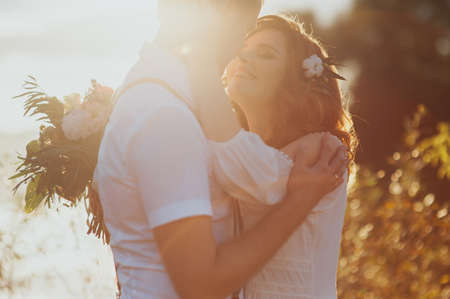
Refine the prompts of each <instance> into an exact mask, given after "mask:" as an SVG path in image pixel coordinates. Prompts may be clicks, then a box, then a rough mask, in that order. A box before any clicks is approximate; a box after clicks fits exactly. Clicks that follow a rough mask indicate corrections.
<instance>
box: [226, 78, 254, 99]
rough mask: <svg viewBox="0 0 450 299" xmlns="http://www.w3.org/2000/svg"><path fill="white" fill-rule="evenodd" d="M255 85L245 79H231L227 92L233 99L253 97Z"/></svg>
mask: <svg viewBox="0 0 450 299" xmlns="http://www.w3.org/2000/svg"><path fill="white" fill-rule="evenodd" d="M254 93H255V87H252V86H250V84H246V83H245V82H243V80H231V82H230V83H229V85H228V87H227V94H228V96H229V97H230V98H231V99H245V98H253V97H254V96H255V94H254Z"/></svg>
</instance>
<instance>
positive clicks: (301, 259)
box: [210, 130, 347, 299]
mask: <svg viewBox="0 0 450 299" xmlns="http://www.w3.org/2000/svg"><path fill="white" fill-rule="evenodd" d="M315 134H317V133H315ZM303 139H305V140H304V141H305V142H310V141H311V140H313V139H312V138H311V136H305V137H303ZM315 140H317V138H316V139H315ZM210 146H211V148H212V150H211V152H212V153H213V156H214V157H213V170H214V174H215V179H216V180H217V182H218V183H219V184H220V185H221V187H222V188H223V189H224V191H225V192H226V193H228V194H229V195H230V196H231V197H233V198H236V199H238V200H239V201H240V206H241V212H242V217H243V224H244V229H249V228H251V227H252V226H254V225H255V224H256V223H257V222H258V221H259V220H260V219H261V218H262V217H263V216H264V215H265V214H266V213H267V212H268V211H269V209H270V205H272V204H275V203H277V202H279V201H280V200H282V199H283V197H284V195H285V193H286V185H287V181H288V177H289V173H290V171H291V168H292V166H293V162H292V161H291V159H290V158H289V157H287V156H286V155H285V154H284V153H282V152H281V151H278V150H276V149H274V148H272V147H269V146H267V145H266V144H264V142H263V141H262V139H261V138H260V137H259V136H258V135H256V134H254V133H251V132H246V131H244V130H242V131H241V132H240V133H239V134H237V135H236V136H235V137H234V138H233V139H231V140H229V141H228V142H226V143H216V142H211V141H210ZM311 148H313V147H311ZM312 154H313V153H311V155H312ZM346 185H347V184H346V182H344V183H343V184H342V185H341V186H339V187H338V188H337V189H335V190H334V191H333V192H331V193H329V194H327V195H326V196H325V197H324V198H322V199H321V201H320V203H319V204H318V205H317V206H316V207H315V208H314V209H313V211H312V212H311V213H310V214H309V215H308V217H307V218H306V220H305V222H304V223H303V224H302V225H301V226H300V227H299V228H298V229H297V230H296V231H295V232H294V233H293V234H292V235H291V237H290V238H289V240H288V241H287V242H286V243H285V244H284V245H283V247H282V248H281V249H280V250H279V251H278V252H277V253H276V255H275V256H274V257H273V258H272V259H271V260H270V261H269V262H268V263H267V264H266V265H265V266H264V267H263V268H262V270H261V271H259V272H258V273H257V274H256V275H255V276H254V277H253V278H251V279H250V281H249V282H248V283H247V285H246V287H245V288H244V296H245V298H248V299H265V298H270V299H278V298H279V299H294V298H296V299H306V298H321V299H322V298H323V299H325V298H326V299H328V298H330V299H331V298H336V271H337V264H338V257H339V248H340V240H341V232H342V226H343V221H344V214H345V207H346V198H347V193H346Z"/></svg>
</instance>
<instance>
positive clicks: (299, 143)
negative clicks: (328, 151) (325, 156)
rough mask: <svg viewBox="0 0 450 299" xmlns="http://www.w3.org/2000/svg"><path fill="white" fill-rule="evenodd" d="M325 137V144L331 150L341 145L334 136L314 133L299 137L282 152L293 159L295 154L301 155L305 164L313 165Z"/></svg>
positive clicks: (325, 133)
mask: <svg viewBox="0 0 450 299" xmlns="http://www.w3.org/2000/svg"><path fill="white" fill-rule="evenodd" d="M324 136H326V138H327V142H329V144H330V145H331V146H332V148H335V149H337V148H338V147H339V146H341V145H342V142H341V141H340V140H339V138H337V137H336V136H334V135H332V134H331V133H329V132H314V133H310V134H307V135H304V136H302V137H300V138H299V139H297V140H295V141H293V142H291V143H290V144H288V145H287V146H285V147H284V148H283V149H282V151H283V152H284V153H286V154H287V155H289V156H290V157H294V156H295V155H296V154H297V153H301V154H302V155H303V158H304V159H306V161H307V163H311V164H312V163H314V161H316V160H317V159H318V157H319V154H320V147H321V142H322V138H323V137H324Z"/></svg>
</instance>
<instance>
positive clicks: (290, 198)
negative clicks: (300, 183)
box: [283, 190, 320, 210]
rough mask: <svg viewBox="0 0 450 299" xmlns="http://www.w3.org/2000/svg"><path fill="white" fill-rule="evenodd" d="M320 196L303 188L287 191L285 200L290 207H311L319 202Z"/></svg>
mask: <svg viewBox="0 0 450 299" xmlns="http://www.w3.org/2000/svg"><path fill="white" fill-rule="evenodd" d="M319 200H320V197H319V196H317V195H316V194H315V193H314V192H308V191H305V190H297V191H291V192H288V193H287V195H286V197H285V200H284V201H283V202H285V203H286V204H287V205H289V207H290V208H292V209H297V210H298V209H312V208H313V207H315V206H316V204H317V203H318V202H319Z"/></svg>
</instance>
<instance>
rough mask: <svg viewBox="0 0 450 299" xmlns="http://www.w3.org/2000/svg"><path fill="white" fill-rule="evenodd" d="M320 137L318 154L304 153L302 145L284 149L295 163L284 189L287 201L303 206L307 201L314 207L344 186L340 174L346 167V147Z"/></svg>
mask: <svg viewBox="0 0 450 299" xmlns="http://www.w3.org/2000/svg"><path fill="white" fill-rule="evenodd" d="M320 138H321V139H320V150H319V151H318V155H315V154H314V153H307V152H305V147H304V146H303V147H302V146H297V147H291V148H289V149H288V150H287V152H288V154H289V155H291V157H292V158H293V160H294V161H295V163H294V167H293V169H292V171H291V175H290V177H289V182H288V186H287V189H288V196H287V199H288V198H289V199H291V200H299V201H300V200H301V201H302V203H305V201H310V202H311V204H312V205H313V206H314V205H315V204H317V202H318V201H319V200H320V198H322V197H323V196H324V195H326V194H328V193H329V192H331V191H332V190H334V189H335V188H336V187H337V186H339V185H340V184H342V183H343V174H344V172H345V169H346V168H347V166H348V158H347V154H346V148H345V146H344V145H342V143H341V142H339V140H337V138H336V137H334V136H333V135H331V134H328V133H324V134H321V137H320ZM309 149H311V148H309ZM314 156H315V157H314ZM312 157H314V158H313V159H312Z"/></svg>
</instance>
